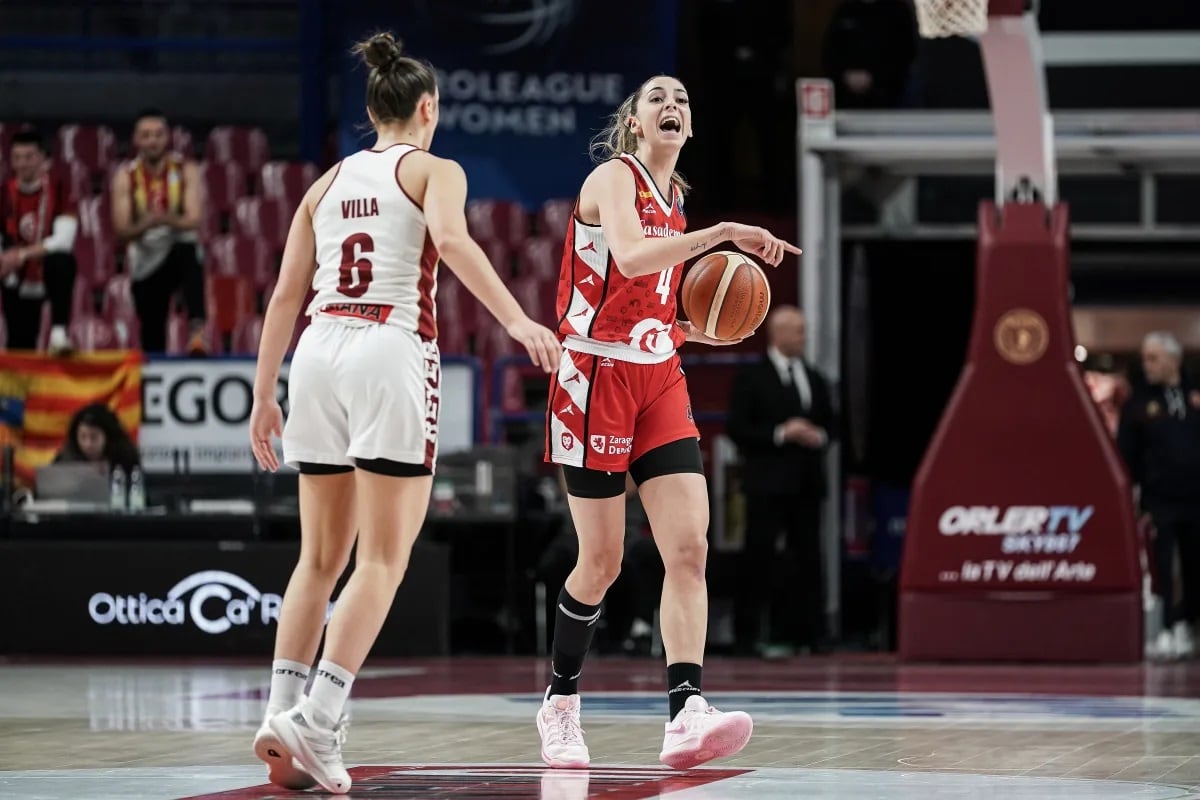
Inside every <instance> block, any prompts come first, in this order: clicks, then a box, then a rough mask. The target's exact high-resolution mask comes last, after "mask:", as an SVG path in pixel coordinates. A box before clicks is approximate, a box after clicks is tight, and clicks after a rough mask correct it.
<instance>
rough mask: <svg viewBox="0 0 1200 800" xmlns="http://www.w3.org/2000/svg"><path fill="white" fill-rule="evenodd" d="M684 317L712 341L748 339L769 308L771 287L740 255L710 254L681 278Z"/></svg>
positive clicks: (750, 263)
mask: <svg viewBox="0 0 1200 800" xmlns="http://www.w3.org/2000/svg"><path fill="white" fill-rule="evenodd" d="M682 299H683V313H684V314H686V315H687V318H688V321H689V322H691V323H692V324H693V325H695V326H696V327H697V328H699V329H700V330H702V331H704V333H705V334H706V335H708V336H711V337H712V338H714V339H722V340H730V339H741V338H742V337H744V336H749V335H750V334H751V333H753V332H754V330H755V329H756V328H758V326H759V325H761V324H762V321H763V318H764V317H766V316H767V309H768V308H770V307H771V285H770V284H768V283H767V276H766V275H765V274H763V271H762V268H761V267H759V266H758V264H755V263H754V262H753V261H751V260H750V258H749V257H747V256H745V255H742V254H741V253H736V252H731V251H728V250H722V251H718V252H716V253H709V254H708V255H706V256H705V257H704V258H702V259H700V260H699V261H697V262H696V263H695V264H694V265H693V266H692V268H691V269H690V270H689V271H688V274H687V275H685V276H684V278H683V298H682Z"/></svg>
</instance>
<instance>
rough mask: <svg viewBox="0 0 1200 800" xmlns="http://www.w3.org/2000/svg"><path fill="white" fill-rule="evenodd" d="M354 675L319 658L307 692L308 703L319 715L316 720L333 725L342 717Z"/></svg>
mask: <svg viewBox="0 0 1200 800" xmlns="http://www.w3.org/2000/svg"><path fill="white" fill-rule="evenodd" d="M353 685H354V675H353V674H352V673H350V672H347V671H346V670H344V669H342V668H341V667H339V666H338V665H337V664H335V663H333V662H332V661H326V660H325V659H321V661H320V663H318V664H317V671H316V673H314V675H313V686H312V690H311V691H310V692H309V693H308V700H309V703H311V704H312V708H313V710H314V711H316V712H318V714H319V715H320V716H319V717H318V719H317V720H316V721H317V722H318V723H320V724H322V725H328V726H329V727H331V728H332V727H333V726H334V725H337V723H338V720H340V719H341V718H342V710H343V709H344V708H345V707H346V700H348V699H349V697H350V687H351V686H353Z"/></svg>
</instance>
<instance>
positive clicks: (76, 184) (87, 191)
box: [50, 160, 105, 200]
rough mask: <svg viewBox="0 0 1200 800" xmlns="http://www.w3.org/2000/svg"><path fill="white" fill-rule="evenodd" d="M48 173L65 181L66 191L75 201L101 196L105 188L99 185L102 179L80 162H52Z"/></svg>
mask: <svg viewBox="0 0 1200 800" xmlns="http://www.w3.org/2000/svg"><path fill="white" fill-rule="evenodd" d="M50 173H51V174H52V175H53V176H54V177H55V178H61V179H62V180H64V181H66V183H67V189H68V190H69V191H70V192H71V196H72V197H74V198H75V199H76V200H82V199H83V198H85V197H92V196H93V195H97V194H102V193H103V191H104V188H105V187H104V186H102V185H101V184H102V183H103V181H104V178H103V177H102V176H98V175H96V174H95V173H94V172H92V171H91V170H90V169H88V168H87V165H85V164H84V163H83V162H82V161H62V160H55V161H52V162H51V163H50Z"/></svg>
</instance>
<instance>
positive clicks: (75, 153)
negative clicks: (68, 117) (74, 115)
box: [54, 125, 117, 175]
mask: <svg viewBox="0 0 1200 800" xmlns="http://www.w3.org/2000/svg"><path fill="white" fill-rule="evenodd" d="M54 156H55V158H56V159H58V160H61V161H78V162H80V163H82V164H83V165H84V166H86V167H87V168H88V170H89V171H90V172H92V173H93V174H100V175H103V174H105V173H107V172H108V168H109V167H110V166H111V165H112V164H114V163H115V162H116V160H117V137H116V135H115V134H113V132H112V128H110V127H108V126H107V125H63V126H62V127H60V128H59V129H58V134H57V137H56V143H55V147H54Z"/></svg>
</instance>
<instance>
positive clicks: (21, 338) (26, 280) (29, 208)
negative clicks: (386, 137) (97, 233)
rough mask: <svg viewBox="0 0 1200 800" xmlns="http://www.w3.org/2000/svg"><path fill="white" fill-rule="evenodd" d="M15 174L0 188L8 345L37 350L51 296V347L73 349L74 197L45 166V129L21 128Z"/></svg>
mask: <svg viewBox="0 0 1200 800" xmlns="http://www.w3.org/2000/svg"><path fill="white" fill-rule="evenodd" d="M10 148H11V150H10V157H11V163H12V169H13V175H12V177H10V178H9V179H8V180H7V181H5V182H4V186H3V191H2V193H0V226H2V227H0V238H2V239H3V250H2V251H0V293H2V295H3V301H4V321H5V324H6V326H7V328H8V347H9V348H10V349H13V350H33V349H35V348H36V347H37V342H38V337H39V334H40V333H41V327H42V305H43V303H44V302H45V300H46V299H47V297H48V298H49V300H50V324H51V327H50V343H49V344H50V351H51V352H52V353H62V352H66V351H68V350H70V349H71V342H70V339H69V338H68V337H67V326H68V325H69V324H70V322H71V297H72V294H73V292H74V288H75V256H74V255H73V252H72V251H73V249H74V247H75V234H76V233H77V232H78V230H79V221H78V219H77V218H76V211H75V198H73V197H72V196H71V192H70V189H69V188H68V186H67V182H66V181H65V180H64V179H63V178H62V177H61V176H56V175H54V174H52V173H51V172H50V171H49V170H48V169H47V168H46V150H45V145H44V143H43V141H42V137H41V134H39V133H38V132H37V131H36V130H33V129H32V128H28V129H25V130H22V131H20V132H19V133H17V135H16V136H15V137H13V140H12V144H11V145H10Z"/></svg>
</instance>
